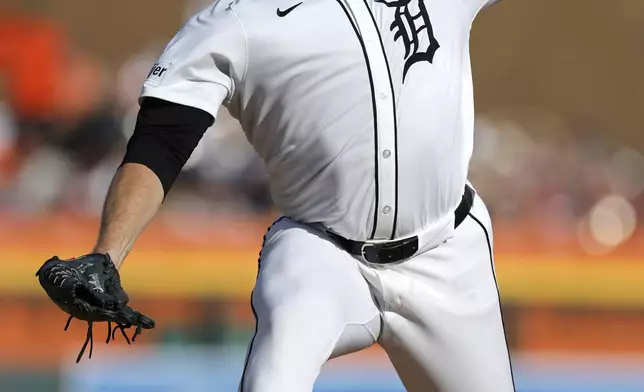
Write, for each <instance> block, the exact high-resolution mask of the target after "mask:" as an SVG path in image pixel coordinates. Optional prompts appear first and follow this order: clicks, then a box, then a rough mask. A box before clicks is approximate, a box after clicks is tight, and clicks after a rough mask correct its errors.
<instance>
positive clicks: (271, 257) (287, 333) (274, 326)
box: [242, 218, 379, 392]
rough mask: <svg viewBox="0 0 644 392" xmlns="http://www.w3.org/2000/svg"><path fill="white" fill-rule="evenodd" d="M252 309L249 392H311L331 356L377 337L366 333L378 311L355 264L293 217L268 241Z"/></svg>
mask: <svg viewBox="0 0 644 392" xmlns="http://www.w3.org/2000/svg"><path fill="white" fill-rule="evenodd" d="M252 306H253V310H254V312H255V317H256V319H257V328H256V334H255V336H254V338H253V342H252V343H251V346H250V348H249V354H248V360H247V365H246V368H245V370H244V376H243V381H242V382H243V383H245V384H247V386H246V387H244V388H245V389H243V391H244V392H246V391H269V390H270V391H273V390H275V391H277V390H280V388H281V391H297V392H300V391H306V390H309V391H310V390H311V388H312V386H313V382H314V381H315V378H316V377H317V375H318V373H319V371H320V368H321V366H322V365H323V364H324V362H326V361H327V359H328V358H329V357H331V356H333V355H334V354H335V355H338V353H345V352H350V351H355V350H359V349H362V348H365V347H368V346H370V345H372V344H373V343H374V342H375V339H376V338H377V335H376V334H377V333H378V332H379V331H370V330H369V329H368V328H369V326H370V325H372V324H370V322H371V321H372V320H373V319H374V318H376V319H378V318H379V310H378V309H377V307H376V305H375V303H374V301H373V299H372V297H371V292H370V290H369V287H368V285H367V283H366V282H365V280H364V278H363V277H362V275H361V274H360V272H359V270H358V269H357V267H356V264H355V261H354V260H353V259H352V258H351V257H350V256H348V255H347V254H346V253H345V252H343V251H341V250H340V249H339V248H337V247H336V246H335V245H334V244H333V243H331V242H330V241H328V239H327V238H326V237H325V236H324V235H323V234H322V233H320V232H318V231H317V230H315V229H312V228H310V227H308V226H305V225H301V224H298V223H295V222H293V221H291V220H289V219H288V218H283V219H282V220H280V221H279V222H277V223H276V224H275V225H274V226H273V227H272V228H271V229H270V230H269V232H268V233H267V235H266V237H265V242H264V245H263V249H262V252H261V255H260V266H259V274H258V278H257V282H256V285H255V289H254V290H253V294H252ZM377 326H378V327H379V323H377ZM347 331H348V332H347Z"/></svg>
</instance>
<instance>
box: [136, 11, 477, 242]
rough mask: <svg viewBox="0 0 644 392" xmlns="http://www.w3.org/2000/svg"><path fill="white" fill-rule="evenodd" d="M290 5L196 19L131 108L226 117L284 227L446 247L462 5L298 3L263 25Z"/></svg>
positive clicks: (463, 86) (469, 120)
mask: <svg viewBox="0 0 644 392" xmlns="http://www.w3.org/2000/svg"><path fill="white" fill-rule="evenodd" d="M469 2H471V3H469ZM297 3H298V1H292V0H261V1H260V0H237V1H233V2H231V1H229V0H221V1H218V2H216V3H214V4H213V5H211V6H209V7H208V8H206V9H204V10H203V11H201V12H199V13H198V14H197V15H195V16H194V17H192V18H191V19H190V20H189V21H188V22H187V23H186V24H185V25H184V26H183V27H182V29H181V30H180V31H179V32H178V34H177V35H176V36H175V38H174V39H173V40H172V42H171V43H170V44H169V45H168V47H167V48H166V50H165V52H164V53H163V55H162V56H161V57H160V59H159V61H158V64H157V65H156V66H155V67H154V68H153V69H152V72H151V74H150V76H149V77H148V79H147V80H146V82H145V84H144V88H143V91H142V97H146V96H152V97H157V98H161V99H165V100H169V101H173V102H177V103H180V104H184V105H189V106H194V107H197V108H200V109H203V110H206V111H208V112H209V113H211V114H212V115H213V116H214V115H216V114H217V110H218V109H219V107H220V105H221V104H222V103H223V104H224V105H227V106H228V108H229V110H230V112H231V113H232V114H233V115H234V116H235V117H236V118H237V119H239V121H240V122H241V125H242V128H243V130H244V132H245V134H246V137H247V138H248V140H249V141H250V143H251V144H252V145H253V147H254V148H255V150H256V151H257V152H258V153H259V155H260V157H261V158H262V159H263V161H264V162H265V166H266V168H267V171H268V175H269V180H270V185H271V190H272V195H273V199H274V201H275V202H276V204H277V206H278V207H279V208H280V210H281V212H282V213H283V214H284V215H287V216H289V217H291V218H293V219H294V220H296V221H298V222H306V223H312V222H319V223H322V224H324V225H325V226H326V227H327V228H329V229H331V230H333V231H335V232H336V233H338V234H340V235H342V236H344V237H346V238H349V239H353V240H360V241H364V240H368V239H375V240H385V239H398V238H405V237H409V236H412V235H415V234H418V233H420V232H436V233H440V234H441V235H442V236H443V238H442V239H437V240H436V241H437V243H440V242H441V241H442V240H445V239H447V238H449V236H450V235H451V231H450V230H449V224H446V222H447V220H448V219H449V218H448V216H449V215H451V214H452V212H453V211H454V209H455V208H456V206H457V205H458V203H459V201H460V199H461V195H462V192H463V187H464V184H465V179H466V177H467V170H468V165H469V160H470V156H471V152H472V143H473V125H474V106H473V92H472V77H471V71H470V58H469V29H470V25H471V21H472V18H473V13H472V9H473V8H471V7H467V6H464V4H471V5H472V7H473V6H474V2H473V0H409V2H408V3H405V2H404V1H403V2H399V1H390V0H378V1H375V0H334V1H324V2H322V1H315V0H311V1H304V2H302V4H300V5H299V6H297V7H295V8H294V9H293V10H292V11H291V12H290V13H288V14H287V15H286V16H284V17H279V16H278V15H277V10H278V9H280V10H286V9H288V8H290V7H292V6H294V5H296V4H297ZM401 4H402V5H401ZM345 9H346V12H345ZM347 14H348V15H350V18H349V17H347ZM407 17H412V20H413V22H410V20H408V19H406V18H407ZM425 18H426V19H425ZM374 22H375V23H374ZM410 23H413V24H414V25H413V26H411V25H410ZM354 29H355V30H357V31H358V33H359V34H360V38H359V37H358V36H357V35H356V31H354ZM430 33H431V34H430ZM362 44H363V45H364V51H363V48H362ZM383 48H384V51H383ZM365 54H366V56H365ZM430 54H433V56H431V55H430ZM365 57H366V60H365ZM163 69H165V71H162V70H163ZM155 70H157V72H156V74H155V72H154V71H155ZM369 70H370V72H368V71H369ZM390 75H391V76H390ZM372 90H373V91H372ZM374 108H375V111H374Z"/></svg>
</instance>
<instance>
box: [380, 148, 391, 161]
mask: <svg viewBox="0 0 644 392" xmlns="http://www.w3.org/2000/svg"><path fill="white" fill-rule="evenodd" d="M390 156H391V151H389V150H384V151H383V152H382V157H383V158H385V159H387V158H389V157H390Z"/></svg>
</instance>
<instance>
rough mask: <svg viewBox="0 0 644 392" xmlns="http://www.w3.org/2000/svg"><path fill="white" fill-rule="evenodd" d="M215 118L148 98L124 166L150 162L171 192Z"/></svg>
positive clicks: (142, 108)
mask: <svg viewBox="0 0 644 392" xmlns="http://www.w3.org/2000/svg"><path fill="white" fill-rule="evenodd" d="M213 122H214V117H213V116H212V115H210V114H209V113H207V112H205V111H203V110H201V109H197V108H193V107H189V106H184V105H179V104H176V103H172V102H168V101H163V100H161V99H157V98H145V99H144V100H143V102H142V103H141V109H140V110H139V114H138V116H137V120H136V126H135V128H134V133H133V134H132V137H131V138H130V141H129V142H128V144H127V151H126V153H125V157H124V158H123V162H122V163H121V166H122V165H124V164H126V163H140V164H142V165H144V166H147V167H148V168H149V169H150V170H152V171H153V172H154V173H155V174H156V175H157V177H159V180H160V181H161V184H162V185H163V192H164V194H165V195H167V194H168V191H169V190H170V188H171V187H172V184H173V183H174V181H175V179H176V178H177V176H178V175H179V173H180V172H181V169H182V168H183V166H184V165H185V164H186V162H187V161H188V158H190V155H191V154H192V151H194V149H195V148H196V147H197V144H198V143H199V140H201V138H202V137H203V135H204V134H205V133H206V130H207V129H208V128H209V127H210V126H211V125H212V124H213Z"/></svg>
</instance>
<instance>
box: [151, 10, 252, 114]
mask: <svg viewBox="0 0 644 392" xmlns="http://www.w3.org/2000/svg"><path fill="white" fill-rule="evenodd" d="M223 3H224V2H221V1H218V2H215V4H213V5H211V6H209V7H208V8H206V9H204V10H202V11H201V12H199V13H197V14H196V15H194V16H193V17H191V18H190V19H189V20H188V21H187V22H186V23H185V24H184V25H183V27H182V28H181V29H180V30H179V31H178V32H177V34H176V35H175V36H174V38H173V39H172V40H171V41H170V42H169V43H168V45H167V46H166V48H165V50H164V52H163V54H162V55H161V57H159V59H158V60H157V61H156V63H155V64H154V66H153V67H152V69H151V70H150V72H149V74H148V76H147V78H146V80H145V82H144V83H143V89H142V92H141V97H140V99H139V101H140V102H141V101H142V100H143V99H144V98H145V97H154V98H159V99H162V100H165V101H169V102H174V103H177V104H181V105H185V106H190V107H194V108H197V109H201V110H204V111H206V112H208V113H209V114H210V115H212V116H213V117H216V115H217V111H218V110H219V107H220V106H221V105H222V104H226V103H227V102H228V101H229V100H230V99H231V98H232V96H233V94H234V91H235V85H236V84H238V83H240V81H242V80H243V77H244V72H245V68H246V41H245V36H244V33H243V30H242V28H241V24H240V21H239V19H238V18H237V15H236V14H235V11H234V10H233V9H232V8H231V7H229V6H227V5H226V4H223Z"/></svg>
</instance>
